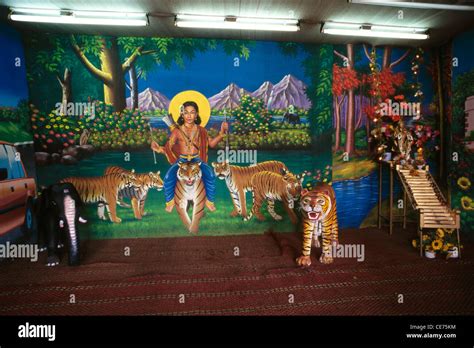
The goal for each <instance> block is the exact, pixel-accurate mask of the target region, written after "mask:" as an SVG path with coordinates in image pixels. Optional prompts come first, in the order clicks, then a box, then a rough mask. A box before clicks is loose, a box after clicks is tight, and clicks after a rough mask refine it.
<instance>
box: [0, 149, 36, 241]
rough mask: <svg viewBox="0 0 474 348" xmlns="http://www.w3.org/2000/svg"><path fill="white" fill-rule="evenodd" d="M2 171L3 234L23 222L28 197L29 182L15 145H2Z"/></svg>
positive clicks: (0, 205)
mask: <svg viewBox="0 0 474 348" xmlns="http://www.w3.org/2000/svg"><path fill="white" fill-rule="evenodd" d="M0 171H2V175H3V180H2V181H1V182H0V187H1V188H0V190H1V193H2V195H1V199H0V221H1V222H2V223H1V227H0V234H3V233H6V232H8V231H10V230H11V229H13V228H16V227H18V226H21V225H22V224H23V221H24V217H25V209H26V202H27V199H28V182H27V181H26V180H25V171H24V168H23V165H22V163H21V158H20V156H19V154H18V153H17V151H16V149H15V147H13V146H11V145H8V144H3V145H0ZM30 186H31V184H30Z"/></svg>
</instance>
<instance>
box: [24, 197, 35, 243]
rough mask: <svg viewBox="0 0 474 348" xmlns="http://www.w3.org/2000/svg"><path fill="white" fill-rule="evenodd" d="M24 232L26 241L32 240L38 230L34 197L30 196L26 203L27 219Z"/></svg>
mask: <svg viewBox="0 0 474 348" xmlns="http://www.w3.org/2000/svg"><path fill="white" fill-rule="evenodd" d="M22 232H23V237H24V238H25V240H26V241H31V239H32V237H33V236H34V234H35V232H36V214H35V210H34V203H33V199H32V198H29V199H28V202H27V203H26V208H25V221H24V222H23V226H22Z"/></svg>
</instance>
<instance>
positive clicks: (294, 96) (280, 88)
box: [267, 74, 311, 110]
mask: <svg viewBox="0 0 474 348" xmlns="http://www.w3.org/2000/svg"><path fill="white" fill-rule="evenodd" d="M268 99H269V100H268V103H267V107H268V109H286V108H288V106H290V105H294V106H296V107H298V108H302V109H306V110H307V109H309V108H310V107H311V102H310V100H309V99H308V97H307V96H306V85H305V84H304V82H303V81H301V80H298V79H297V78H296V77H294V76H293V75H290V74H289V75H286V76H285V77H283V79H282V80H281V81H280V82H278V83H277V84H276V85H274V86H273V89H272V92H271V95H270V96H269V98H268Z"/></svg>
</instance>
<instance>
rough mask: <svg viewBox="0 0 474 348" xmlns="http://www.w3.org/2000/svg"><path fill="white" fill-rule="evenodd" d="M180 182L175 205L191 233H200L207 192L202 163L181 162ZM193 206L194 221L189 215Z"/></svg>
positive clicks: (176, 189)
mask: <svg viewBox="0 0 474 348" xmlns="http://www.w3.org/2000/svg"><path fill="white" fill-rule="evenodd" d="M178 165H179V168H178V173H177V176H178V181H177V183H176V188H175V190H174V203H175V206H176V211H177V212H178V215H179V217H180V218H181V221H183V224H184V225H185V226H186V228H187V229H188V231H189V232H190V233H194V234H196V233H198V231H199V221H200V220H201V218H202V216H203V214H204V205H205V203H206V190H205V188H204V183H203V181H202V180H201V177H202V172H201V162H179V163H178ZM191 204H192V206H193V215H192V219H191V218H189V215H188V213H187V211H188V209H189V207H190V205H191Z"/></svg>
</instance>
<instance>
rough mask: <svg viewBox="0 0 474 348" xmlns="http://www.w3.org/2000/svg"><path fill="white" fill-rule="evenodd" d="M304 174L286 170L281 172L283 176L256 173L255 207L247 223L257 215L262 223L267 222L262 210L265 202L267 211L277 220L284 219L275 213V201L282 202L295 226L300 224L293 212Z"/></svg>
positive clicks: (253, 177) (254, 180)
mask: <svg viewBox="0 0 474 348" xmlns="http://www.w3.org/2000/svg"><path fill="white" fill-rule="evenodd" d="M304 175H305V174H304V173H303V174H301V175H294V174H292V173H291V172H289V171H288V170H286V169H282V170H281V174H278V173H273V172H269V171H263V172H259V173H256V174H254V175H253V176H252V179H251V184H252V199H253V207H252V210H251V212H250V214H249V216H247V217H246V218H244V220H245V221H247V220H250V218H251V217H252V215H255V217H256V218H257V219H259V220H260V221H263V220H265V218H264V216H263V215H262V214H261V212H260V209H261V207H262V204H263V202H264V201H267V205H268V206H267V210H268V212H269V213H270V215H271V216H272V217H273V218H274V219H275V220H281V219H282V217H281V216H280V215H278V214H277V213H276V212H275V201H277V200H278V201H281V202H282V203H283V207H284V208H285V210H286V212H287V213H288V215H289V217H290V220H291V222H292V223H293V224H295V225H296V224H297V223H298V218H297V216H296V214H295V212H294V211H293V208H294V205H295V200H296V199H298V197H299V195H300V193H301V189H302V186H301V184H302V183H303V179H304Z"/></svg>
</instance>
